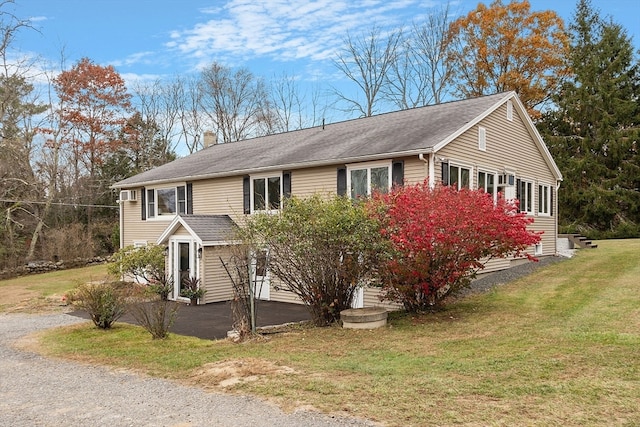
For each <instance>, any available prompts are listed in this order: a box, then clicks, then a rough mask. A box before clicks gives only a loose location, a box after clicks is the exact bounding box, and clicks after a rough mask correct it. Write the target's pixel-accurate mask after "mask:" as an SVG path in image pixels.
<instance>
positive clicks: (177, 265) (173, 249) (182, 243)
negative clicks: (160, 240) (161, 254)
mask: <svg viewBox="0 0 640 427" xmlns="http://www.w3.org/2000/svg"><path fill="white" fill-rule="evenodd" d="M195 245H196V243H195V242H194V241H192V240H188V239H174V240H171V241H170V244H169V262H170V266H169V271H170V272H171V277H172V279H173V299H176V300H177V299H183V297H181V296H180V291H182V289H183V287H184V280H185V279H188V278H190V277H198V276H199V275H198V269H197V265H196V262H197V261H196V256H195V254H196V250H195Z"/></svg>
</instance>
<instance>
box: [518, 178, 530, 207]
mask: <svg viewBox="0 0 640 427" xmlns="http://www.w3.org/2000/svg"><path fill="white" fill-rule="evenodd" d="M516 187H517V188H516V191H517V196H518V200H519V201H520V211H521V212H526V213H528V214H533V182H531V181H525V180H523V179H518V180H517V181H516Z"/></svg>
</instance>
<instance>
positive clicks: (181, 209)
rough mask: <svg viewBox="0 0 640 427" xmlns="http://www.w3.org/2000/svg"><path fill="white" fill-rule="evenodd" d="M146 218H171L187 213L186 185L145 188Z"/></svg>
mask: <svg viewBox="0 0 640 427" xmlns="http://www.w3.org/2000/svg"><path fill="white" fill-rule="evenodd" d="M146 204H147V218H149V219H151V218H161V217H162V218H173V217H174V216H175V215H176V214H186V213H187V190H186V186H184V185H181V186H177V187H164V188H150V189H147V200H146Z"/></svg>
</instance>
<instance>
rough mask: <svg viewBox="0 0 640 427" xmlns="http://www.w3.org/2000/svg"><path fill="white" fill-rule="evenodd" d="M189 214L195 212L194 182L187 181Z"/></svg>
mask: <svg viewBox="0 0 640 427" xmlns="http://www.w3.org/2000/svg"><path fill="white" fill-rule="evenodd" d="M187 214H188V215H191V214H193V184H192V183H191V182H187Z"/></svg>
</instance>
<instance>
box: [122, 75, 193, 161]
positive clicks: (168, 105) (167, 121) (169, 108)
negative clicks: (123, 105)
mask: <svg viewBox="0 0 640 427" xmlns="http://www.w3.org/2000/svg"><path fill="white" fill-rule="evenodd" d="M133 93H134V94H135V99H136V101H137V105H136V107H137V109H138V111H139V112H140V115H141V118H142V120H143V121H144V122H146V123H153V124H154V126H153V127H151V126H148V127H147V129H148V130H149V132H153V134H152V135H143V140H146V141H151V140H152V139H153V138H156V136H159V137H160V142H161V143H162V147H161V151H162V152H163V153H164V154H165V156H164V157H169V156H170V155H171V153H173V152H174V151H175V149H176V146H177V139H178V136H179V135H180V127H179V125H180V117H181V107H182V105H181V102H182V91H181V87H180V84H179V81H178V80H174V81H169V82H168V83H163V82H161V81H159V80H156V81H154V82H152V83H136V84H135V85H134V87H133Z"/></svg>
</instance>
